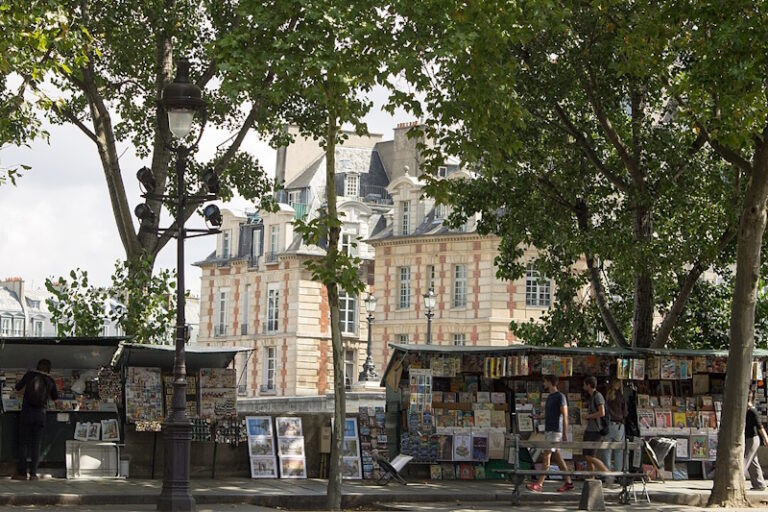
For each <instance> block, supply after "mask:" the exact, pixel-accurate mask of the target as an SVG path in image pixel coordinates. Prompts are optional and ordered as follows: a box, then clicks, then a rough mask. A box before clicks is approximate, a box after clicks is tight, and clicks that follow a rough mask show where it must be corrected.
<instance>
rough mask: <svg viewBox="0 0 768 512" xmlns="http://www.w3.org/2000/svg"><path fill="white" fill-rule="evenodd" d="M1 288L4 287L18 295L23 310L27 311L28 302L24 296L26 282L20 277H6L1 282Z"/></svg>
mask: <svg viewBox="0 0 768 512" xmlns="http://www.w3.org/2000/svg"><path fill="white" fill-rule="evenodd" d="M0 286H4V287H6V288H8V289H9V290H11V291H12V292H13V293H15V294H16V297H17V298H18V299H19V302H20V303H21V307H22V308H23V309H25V310H26V309H27V301H26V300H25V298H26V297H25V295H24V280H23V279H22V278H20V277H6V278H5V279H4V280H2V281H0Z"/></svg>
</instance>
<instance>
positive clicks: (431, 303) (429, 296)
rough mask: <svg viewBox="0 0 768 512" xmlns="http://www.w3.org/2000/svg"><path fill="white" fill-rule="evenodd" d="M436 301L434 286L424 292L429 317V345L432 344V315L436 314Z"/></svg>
mask: <svg viewBox="0 0 768 512" xmlns="http://www.w3.org/2000/svg"><path fill="white" fill-rule="evenodd" d="M435 302H437V297H436V296H435V292H434V291H433V290H432V288H430V289H429V291H428V292H427V293H425V294H424V308H425V309H426V310H427V312H426V313H425V315H426V317H427V345H431V344H432V317H433V316H435V311H434V310H435Z"/></svg>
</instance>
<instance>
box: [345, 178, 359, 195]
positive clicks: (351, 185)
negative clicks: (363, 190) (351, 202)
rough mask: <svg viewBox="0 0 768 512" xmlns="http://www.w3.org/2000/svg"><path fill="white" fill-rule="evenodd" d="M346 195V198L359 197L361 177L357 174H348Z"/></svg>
mask: <svg viewBox="0 0 768 512" xmlns="http://www.w3.org/2000/svg"><path fill="white" fill-rule="evenodd" d="M344 195H345V196H346V197H358V196H359V195H360V177H359V176H358V175H357V174H347V176H346V179H345V184H344Z"/></svg>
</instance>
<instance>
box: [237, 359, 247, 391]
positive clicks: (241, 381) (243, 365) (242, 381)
mask: <svg viewBox="0 0 768 512" xmlns="http://www.w3.org/2000/svg"><path fill="white" fill-rule="evenodd" d="M237 359H239V360H240V364H239V365H237V367H238V368H239V370H240V375H239V378H238V379H237V394H238V395H241V396H245V395H247V394H248V359H250V354H249V353H247V352H241V353H239V354H238V355H237Z"/></svg>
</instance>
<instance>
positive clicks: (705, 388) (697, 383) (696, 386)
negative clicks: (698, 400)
mask: <svg viewBox="0 0 768 512" xmlns="http://www.w3.org/2000/svg"><path fill="white" fill-rule="evenodd" d="M707 393H709V375H707V374H706V373H704V374H696V375H694V376H693V394H694V395H706V394H707Z"/></svg>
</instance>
